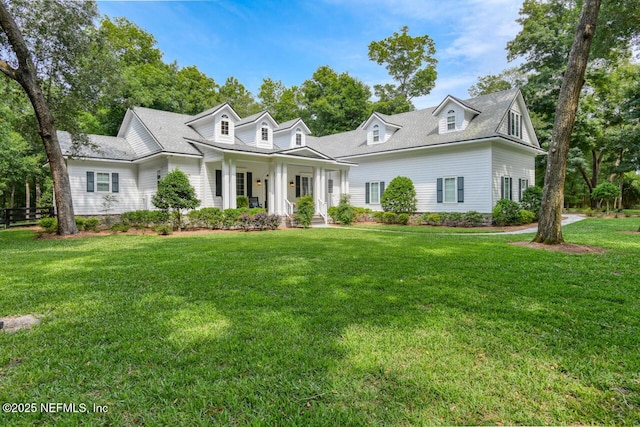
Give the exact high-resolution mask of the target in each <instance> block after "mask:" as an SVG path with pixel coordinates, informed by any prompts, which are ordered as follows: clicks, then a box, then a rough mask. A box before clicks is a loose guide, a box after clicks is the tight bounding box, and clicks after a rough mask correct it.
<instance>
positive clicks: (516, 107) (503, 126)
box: [498, 99, 533, 144]
mask: <svg viewBox="0 0 640 427" xmlns="http://www.w3.org/2000/svg"><path fill="white" fill-rule="evenodd" d="M510 110H511V111H515V112H516V113H518V114H520V115H521V116H522V138H521V139H522V140H523V141H524V142H526V143H528V144H531V142H532V141H533V139H532V138H531V135H530V134H529V129H528V128H529V127H528V126H527V122H528V120H529V119H528V113H527V111H526V109H525V108H524V106H522V105H520V102H519V100H518V99H516V102H514V103H513V105H512V106H511V109H510ZM507 114H508V113H507ZM508 123H509V121H508V119H507V115H506V114H505V116H504V118H503V119H502V122H501V123H500V126H499V127H498V132H500V133H502V134H505V135H509V129H508V128H507V125H508Z"/></svg>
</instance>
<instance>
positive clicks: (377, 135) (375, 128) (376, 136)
mask: <svg viewBox="0 0 640 427" xmlns="http://www.w3.org/2000/svg"><path fill="white" fill-rule="evenodd" d="M373 142H380V126H378V125H374V126H373Z"/></svg>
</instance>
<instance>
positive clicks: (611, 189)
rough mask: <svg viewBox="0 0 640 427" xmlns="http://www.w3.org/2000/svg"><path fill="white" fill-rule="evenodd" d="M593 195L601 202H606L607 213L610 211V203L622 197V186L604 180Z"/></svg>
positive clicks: (594, 190)
mask: <svg viewBox="0 0 640 427" xmlns="http://www.w3.org/2000/svg"><path fill="white" fill-rule="evenodd" d="M591 197H593V198H594V199H596V200H600V202H603V201H604V202H606V204H607V213H609V203H610V202H612V201H614V200H615V199H616V198H617V197H620V187H618V186H617V185H615V184H612V183H610V182H603V183H601V184H598V186H597V187H596V188H594V189H593V191H592V192H591Z"/></svg>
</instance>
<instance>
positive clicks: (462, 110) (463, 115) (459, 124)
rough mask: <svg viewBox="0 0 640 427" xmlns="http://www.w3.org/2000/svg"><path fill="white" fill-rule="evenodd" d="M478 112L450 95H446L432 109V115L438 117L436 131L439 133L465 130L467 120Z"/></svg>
mask: <svg viewBox="0 0 640 427" xmlns="http://www.w3.org/2000/svg"><path fill="white" fill-rule="evenodd" d="M478 114H480V111H478V110H476V109H475V108H472V107H470V106H468V105H466V104H465V103H464V102H463V101H461V100H459V99H458V98H455V97H453V96H451V95H447V97H446V98H445V99H444V100H443V101H442V102H441V103H440V105H438V106H437V107H436V109H435V110H433V115H434V116H435V117H437V118H438V133H440V134H443V133H448V132H457V131H461V130H465V129H466V128H467V126H468V125H469V122H471V120H473V118H474V117H475V116H477V115H478Z"/></svg>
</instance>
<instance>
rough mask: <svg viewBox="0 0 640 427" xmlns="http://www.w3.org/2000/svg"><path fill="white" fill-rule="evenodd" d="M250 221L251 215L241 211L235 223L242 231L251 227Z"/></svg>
mask: <svg viewBox="0 0 640 427" xmlns="http://www.w3.org/2000/svg"><path fill="white" fill-rule="evenodd" d="M252 222H253V219H252V218H251V215H249V214H248V213H247V212H243V213H242V214H240V216H239V217H238V219H237V222H236V224H237V225H238V227H240V228H241V229H243V230H244V231H249V230H251V229H252V228H253V223H252Z"/></svg>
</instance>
